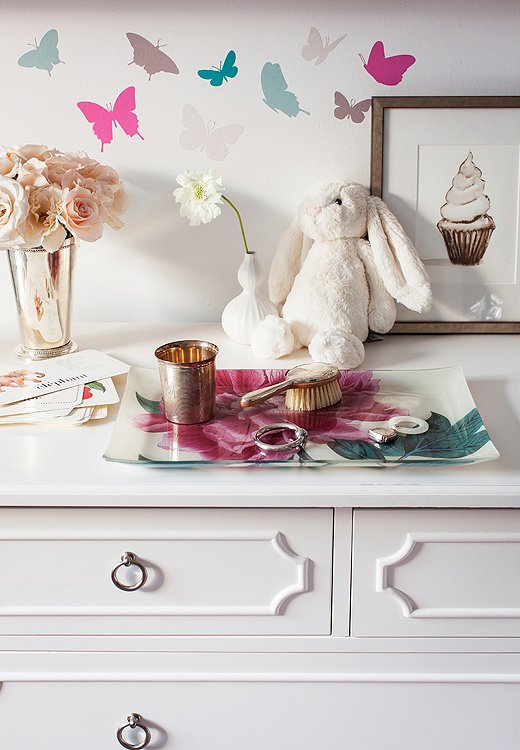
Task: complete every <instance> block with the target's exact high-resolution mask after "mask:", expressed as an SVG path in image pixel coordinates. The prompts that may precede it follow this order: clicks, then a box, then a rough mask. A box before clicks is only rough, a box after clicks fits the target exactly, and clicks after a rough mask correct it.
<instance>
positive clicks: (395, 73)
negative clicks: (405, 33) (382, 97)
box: [359, 42, 415, 86]
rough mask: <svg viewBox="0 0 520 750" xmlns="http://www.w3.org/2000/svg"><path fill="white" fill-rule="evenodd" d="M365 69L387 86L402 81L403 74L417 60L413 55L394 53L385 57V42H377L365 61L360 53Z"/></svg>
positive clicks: (395, 84)
mask: <svg viewBox="0 0 520 750" xmlns="http://www.w3.org/2000/svg"><path fill="white" fill-rule="evenodd" d="M359 56H360V58H361V61H362V63H363V67H364V68H365V70H366V71H367V72H368V73H370V75H371V76H372V78H374V79H375V80H376V81H377V82H378V83H383V84H384V85H385V86H397V84H398V83H401V81H402V80H403V76H404V74H405V73H406V71H407V70H408V68H409V67H411V66H412V65H413V64H414V62H415V57H414V56H413V55H394V56H393V57H385V48H384V45H383V42H376V43H375V44H374V46H373V47H372V49H371V51H370V55H369V56H368V62H365V58H364V57H363V55H361V54H360V55H359Z"/></svg>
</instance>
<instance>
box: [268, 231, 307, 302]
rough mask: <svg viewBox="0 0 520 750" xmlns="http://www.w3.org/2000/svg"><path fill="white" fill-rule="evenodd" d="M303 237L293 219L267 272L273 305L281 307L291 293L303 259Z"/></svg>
mask: <svg viewBox="0 0 520 750" xmlns="http://www.w3.org/2000/svg"><path fill="white" fill-rule="evenodd" d="M303 248H304V235H303V232H302V231H301V229H300V227H299V225H298V219H294V221H293V222H292V224H291V225H290V227H289V228H288V229H287V230H286V231H285V232H284V234H283V235H282V237H281V239H280V242H279V243H278V248H277V250H276V254H275V256H274V258H273V262H272V264H271V270H270V272H269V298H270V300H271V302H274V304H275V305H278V306H280V305H282V304H283V303H284V302H285V300H286V299H287V295H288V294H289V292H290V291H291V288H292V285H293V281H294V279H295V277H296V275H297V274H298V272H299V270H300V268H301V265H302V263H303V260H304V258H303V257H302V254H303Z"/></svg>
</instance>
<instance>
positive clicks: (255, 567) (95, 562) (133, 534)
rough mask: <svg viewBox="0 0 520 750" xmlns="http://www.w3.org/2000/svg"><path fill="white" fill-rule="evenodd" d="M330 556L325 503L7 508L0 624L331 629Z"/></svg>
mask: <svg viewBox="0 0 520 750" xmlns="http://www.w3.org/2000/svg"><path fill="white" fill-rule="evenodd" d="M125 552H131V553H133V554H134V555H135V556H136V563H138V564H137V565H134V564H132V565H128V566H125V565H120V567H119V568H118V569H117V571H116V573H115V580H114V579H113V578H112V571H113V570H114V569H115V568H116V566H117V565H118V564H120V563H121V556H122V555H123V554H124V553H125ZM127 562H128V560H127ZM331 564H332V511H330V510H319V509H291V510H263V509H250V510H249V509H247V510H227V509H216V510H213V509H208V510H203V509H200V510H184V509H173V510H164V509H149V510H148V509H147V510H142V509H114V510H111V509H45V510H37V509H16V510H15V509H6V510H1V511H0V591H1V597H0V633H3V634H18V635H21V634H58V635H59V634H64V635H66V634H73V635H78V634H82V635H98V634H108V635H110V634H120V635H123V634H137V635H141V634H142V635H149V634H159V635H161V634H190V635H197V634H209V635H212V634H216V635H219V634H225V635H228V634H235V635H238V634H253V635H254V634H262V635H270V634H280V633H281V634H284V633H290V634H329V633H330V627H331V612H330V606H331V605H330V601H331ZM139 566H141V567H139ZM144 575H145V576H146V581H145V583H144V585H142V586H141V587H140V588H139V589H137V590H132V591H126V590H121V589H119V588H118V587H117V586H116V583H117V582H119V583H120V584H122V585H123V586H132V585H138V584H139V583H140V582H141V581H142V576H144Z"/></svg>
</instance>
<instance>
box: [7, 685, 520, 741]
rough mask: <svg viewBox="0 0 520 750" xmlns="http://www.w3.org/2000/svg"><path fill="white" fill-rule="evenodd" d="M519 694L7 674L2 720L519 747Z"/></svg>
mask: <svg viewBox="0 0 520 750" xmlns="http://www.w3.org/2000/svg"><path fill="white" fill-rule="evenodd" d="M519 703H520V687H519V686H517V685H512V686H504V685H443V684H437V685H428V684H418V685H399V684H385V685H381V684H345V683H343V684H341V683H340V684H330V683H329V684H326V683H322V684H312V683H303V684H297V683H285V684H284V683H277V682H272V683H263V684H259V683H256V684H255V683H254V682H249V683H243V684H232V683H226V682H223V683H218V684H217V683H177V684H176V683H166V682H165V683H131V682H124V683H121V682H114V683H96V682H92V683H60V682H56V683H54V682H53V683H47V684H45V683H5V684H4V685H3V687H2V689H1V690H0V728H1V734H2V747H5V748H6V750H28V748H33V747H34V748H42V750H58V748H59V749H60V750H66V749H67V750H68V749H69V748H70V749H71V750H72V748H73V749H74V750H92V749H93V748H95V750H117V749H119V750H121V745H120V744H119V743H118V741H117V739H116V732H117V729H118V728H119V726H121V725H123V724H125V723H126V717H127V715H128V714H129V713H132V712H135V713H138V714H140V715H141V716H142V717H143V719H144V721H145V722H146V723H147V724H148V725H149V727H150V731H151V742H150V744H149V748H150V750H152V749H153V748H163V749H164V750H208V748H211V750H243V749H244V748H248V750H266V748H274V749H275V750H278V749H279V748H287V749H291V750H294V749H295V748H298V750H316V748H327V750H345V748H349V747H351V748H356V750H381V749H382V748H384V749H385V750H417V748H418V747H420V748H421V750H439V748H450V749H451V748H464V749H466V748H468V749H469V748H471V750H490V748H497V749H498V748H500V750H513V749H514V748H517V747H518V742H519V736H520V717H519V713H518V705H519ZM123 737H124V738H126V739H127V741H128V740H132V741H134V742H136V741H137V740H138V739H139V737H138V736H134V737H132V736H131V735H128V734H124V735H123Z"/></svg>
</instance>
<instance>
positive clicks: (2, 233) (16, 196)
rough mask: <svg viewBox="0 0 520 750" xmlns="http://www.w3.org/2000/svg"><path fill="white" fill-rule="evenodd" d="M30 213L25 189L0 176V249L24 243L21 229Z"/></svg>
mask: <svg viewBox="0 0 520 750" xmlns="http://www.w3.org/2000/svg"><path fill="white" fill-rule="evenodd" d="M28 211H29V205H28V203H27V198H26V197H25V191H24V189H23V187H22V186H21V185H19V184H18V183H17V182H16V180H12V179H11V178H10V177H4V176H0V247H12V246H13V245H19V244H21V243H23V241H24V240H23V237H22V235H21V234H20V229H21V227H22V225H23V223H24V221H25V219H26V217H27V212H28Z"/></svg>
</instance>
